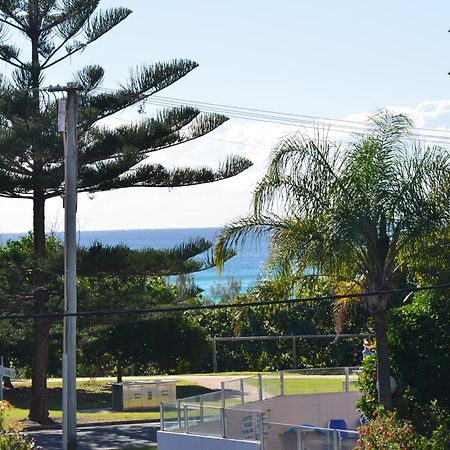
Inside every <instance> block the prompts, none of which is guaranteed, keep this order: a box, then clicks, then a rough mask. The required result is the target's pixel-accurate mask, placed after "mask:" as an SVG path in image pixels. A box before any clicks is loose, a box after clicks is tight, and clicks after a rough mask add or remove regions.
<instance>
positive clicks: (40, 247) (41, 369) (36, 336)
mask: <svg viewBox="0 0 450 450" xmlns="http://www.w3.org/2000/svg"><path fill="white" fill-rule="evenodd" d="M33 200H34V203H33V232H34V234H33V236H34V253H35V256H36V259H37V260H38V261H39V259H41V258H43V257H44V256H45V226H44V224H45V214H44V208H45V200H44V197H43V195H42V194H41V193H40V192H39V191H38V190H37V189H36V188H35V192H34V199H33ZM35 283H36V288H35V292H34V313H35V314H42V313H46V312H47V303H48V299H49V295H48V291H47V289H46V288H45V274H43V273H41V272H39V271H37V273H36V274H35ZM49 342H50V321H49V320H48V319H45V318H37V319H34V320H33V350H32V372H31V405H30V412H29V415H28V417H29V418H30V420H33V421H35V422H38V423H45V422H48V398H47V397H48V395H47V370H48V350H49Z"/></svg>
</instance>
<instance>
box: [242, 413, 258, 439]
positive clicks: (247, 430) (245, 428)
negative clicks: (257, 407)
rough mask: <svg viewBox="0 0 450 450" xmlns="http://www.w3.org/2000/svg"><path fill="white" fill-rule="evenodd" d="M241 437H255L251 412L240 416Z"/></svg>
mask: <svg viewBox="0 0 450 450" xmlns="http://www.w3.org/2000/svg"><path fill="white" fill-rule="evenodd" d="M242 437H243V438H244V439H248V440H251V439H255V427H254V421H253V414H250V415H248V416H244V417H243V418H242Z"/></svg>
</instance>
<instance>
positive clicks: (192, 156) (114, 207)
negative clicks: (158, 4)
mask: <svg viewBox="0 0 450 450" xmlns="http://www.w3.org/2000/svg"><path fill="white" fill-rule="evenodd" d="M390 109H391V110H393V111H396V112H403V113H406V114H408V115H409V116H411V117H412V119H413V120H414V122H415V124H416V126H418V127H421V128H434V129H436V130H444V131H445V130H448V129H449V128H450V127H449V124H450V100H440V101H423V102H421V103H419V104H418V105H416V106H402V107H390ZM372 114H373V112H372V113H367V112H357V113H354V114H351V115H349V116H347V117H344V118H343V119H345V120H351V121H353V120H354V121H358V122H363V121H365V120H367V118H368V117H370V115H372ZM111 123H112V122H111ZM117 123H119V124H123V123H124V122H123V121H119V122H117ZM294 130H295V127H292V126H282V125H277V124H271V123H265V122H251V121H242V120H230V121H229V122H227V123H225V124H224V125H223V126H221V127H220V128H219V129H217V130H215V131H214V132H213V133H210V134H209V135H208V136H205V137H203V138H201V139H198V140H195V141H193V142H191V143H188V144H185V145H182V146H178V147H174V148H170V149H167V150H164V151H160V152H155V153H154V154H153V155H152V156H151V160H152V161H157V162H160V163H163V164H166V165H168V166H169V167H174V166H204V165H206V166H211V167H217V166H218V164H219V163H220V162H221V161H224V159H225V158H226V156H227V155H229V154H232V153H234V154H239V155H242V156H245V157H247V158H249V159H251V160H252V161H253V163H254V165H253V167H252V168H250V169H248V170H247V171H245V172H244V173H242V174H240V175H239V176H237V177H234V178H232V179H229V180H224V181H221V182H218V183H212V184H209V185H203V186H191V187H186V188H177V189H172V190H169V189H164V188H152V189H149V188H130V189H124V190H119V191H112V192H105V193H99V194H95V195H94V196H93V199H90V198H89V197H88V196H87V195H80V196H79V204H78V216H77V217H78V224H79V226H78V227H79V229H81V230H92V229H97V230H100V229H133V228H169V227H180V228H181V227H206V226H220V225H223V224H225V223H227V222H229V221H231V220H233V219H234V218H236V217H238V216H241V215H245V214H246V213H247V212H248V211H249V206H250V201H251V193H252V190H253V189H254V187H255V185H256V183H257V181H258V180H259V179H260V177H261V176H262V174H263V173H264V170H265V168H266V165H267V163H268V158H269V155H270V152H271V150H272V149H273V148H274V146H275V145H276V144H277V142H278V141H279V140H280V139H281V138H282V137H283V136H285V135H286V134H288V133H290V132H292V131H294ZM442 133H443V131H441V134H442ZM427 134H432V133H431V132H427ZM435 134H436V133H435ZM438 134H439V133H438ZM330 136H332V137H335V138H336V139H346V137H345V135H343V134H342V133H334V132H333V133H330ZM0 207H1V210H2V217H3V220H2V221H1V222H0V232H2V233H5V232H14V231H28V230H30V229H31V227H32V202H31V201H26V200H12V199H0ZM46 214H47V228H48V229H49V230H55V229H61V228H62V227H63V209H62V202H61V199H52V200H51V201H48V202H47V207H46Z"/></svg>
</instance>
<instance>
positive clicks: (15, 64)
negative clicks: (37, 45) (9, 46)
mask: <svg viewBox="0 0 450 450" xmlns="http://www.w3.org/2000/svg"><path fill="white" fill-rule="evenodd" d="M0 61H5V63H7V64H11V65H12V66H14V67H17V68H18V69H23V67H24V66H23V63H22V61H19V62H20V63H21V64H22V65H19V64H17V63H15V62H13V61H11V59H8V58H4V57H3V56H1V55H0Z"/></svg>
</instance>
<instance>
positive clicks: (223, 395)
mask: <svg viewBox="0 0 450 450" xmlns="http://www.w3.org/2000/svg"><path fill="white" fill-rule="evenodd" d="M220 395H221V398H222V408H225V381H222V382H221V383H220Z"/></svg>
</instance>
